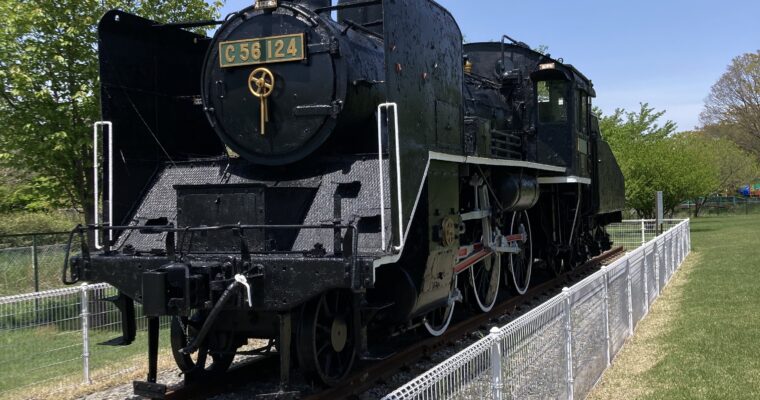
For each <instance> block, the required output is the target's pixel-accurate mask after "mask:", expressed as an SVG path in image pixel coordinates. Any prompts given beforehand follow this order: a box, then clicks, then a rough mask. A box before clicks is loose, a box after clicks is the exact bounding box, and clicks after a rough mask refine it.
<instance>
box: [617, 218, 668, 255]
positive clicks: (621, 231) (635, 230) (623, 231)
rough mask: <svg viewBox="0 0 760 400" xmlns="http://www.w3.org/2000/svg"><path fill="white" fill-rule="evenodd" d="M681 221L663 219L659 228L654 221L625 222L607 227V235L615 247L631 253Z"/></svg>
mask: <svg viewBox="0 0 760 400" xmlns="http://www.w3.org/2000/svg"><path fill="white" fill-rule="evenodd" d="M681 221H683V220H681V219H664V220H662V223H661V225H660V226H658V224H657V221H656V220H654V219H639V220H625V221H623V222H620V223H617V224H612V225H610V226H608V227H607V233H609V235H610V239H612V243H613V245H615V246H623V247H624V248H625V250H626V251H631V250H634V249H637V248H639V247H640V246H643V245H644V244H646V243H647V242H649V241H651V240H652V239H654V238H655V237H656V236H657V235H659V234H660V233H662V232H665V231H667V230H669V229H670V228H673V227H674V226H676V225H678V224H679V223H681Z"/></svg>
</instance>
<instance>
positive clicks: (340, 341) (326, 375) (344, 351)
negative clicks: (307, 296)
mask: <svg viewBox="0 0 760 400" xmlns="http://www.w3.org/2000/svg"><path fill="white" fill-rule="evenodd" d="M297 345H298V361H299V364H300V365H301V368H302V369H303V371H304V372H305V373H306V374H307V375H308V376H310V377H312V378H315V379H318V380H320V381H322V382H324V383H325V384H326V385H329V386H335V385H337V384H339V383H340V382H341V381H342V380H343V379H344V378H345V377H346V376H347V375H348V373H349V372H350V371H351V367H352V365H353V363H354V358H355V356H356V343H355V337H354V321H353V297H352V294H351V293H350V292H346V291H341V290H333V291H331V292H328V293H325V294H323V295H322V296H320V297H318V298H317V299H315V300H312V301H310V302H309V303H307V304H306V305H305V306H304V308H303V311H302V314H301V321H300V327H299V329H298V342H297Z"/></svg>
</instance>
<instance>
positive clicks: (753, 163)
mask: <svg viewBox="0 0 760 400" xmlns="http://www.w3.org/2000/svg"><path fill="white" fill-rule="evenodd" d="M683 135H684V136H685V139H686V140H689V141H691V142H693V143H694V145H695V146H698V147H699V150H700V151H701V152H702V153H703V154H702V157H704V158H706V159H707V160H708V162H709V163H710V165H711V167H710V171H711V173H712V174H713V178H712V180H711V182H713V183H714V186H713V187H710V188H707V189H708V190H707V191H705V192H704V193H702V194H700V197H699V198H696V199H694V205H695V207H694V217H698V216H699V213H700V211H701V210H702V207H703V206H704V205H705V203H706V202H707V199H708V196H709V195H711V194H714V193H717V192H722V193H725V194H728V193H733V192H734V191H735V190H736V188H738V187H739V186H741V185H743V184H747V183H748V182H750V181H752V180H753V179H755V178H756V177H757V176H758V173H759V171H760V168H759V167H758V163H757V159H756V158H755V157H754V156H753V155H751V154H749V153H748V152H746V151H745V150H743V149H742V148H740V147H739V146H738V145H737V144H736V143H734V142H732V141H731V140H728V139H721V138H714V137H711V136H710V135H708V134H705V132H687V133H684V134H683Z"/></svg>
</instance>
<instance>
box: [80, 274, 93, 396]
mask: <svg viewBox="0 0 760 400" xmlns="http://www.w3.org/2000/svg"><path fill="white" fill-rule="evenodd" d="M88 290H89V288H88V287H87V284H86V283H83V284H82V286H81V302H82V314H81V318H82V375H83V378H84V379H83V381H84V383H86V384H90V383H92V380H90V321H89V320H90V305H89V296H88V293H87V291H88Z"/></svg>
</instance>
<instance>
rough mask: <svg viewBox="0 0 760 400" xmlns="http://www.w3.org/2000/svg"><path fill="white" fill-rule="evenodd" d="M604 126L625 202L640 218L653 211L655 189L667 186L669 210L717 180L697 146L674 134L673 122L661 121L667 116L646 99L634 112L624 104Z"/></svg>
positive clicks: (604, 119)
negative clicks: (623, 177)
mask: <svg viewBox="0 0 760 400" xmlns="http://www.w3.org/2000/svg"><path fill="white" fill-rule="evenodd" d="M596 112H597V114H600V129H601V131H602V134H603V135H604V137H605V139H606V140H607V141H608V142H609V143H610V147H611V148H612V151H613V152H614V153H615V157H616V158H617V160H618V163H619V164H620V168H621V170H622V171H623V175H624V176H625V180H626V181H625V186H626V193H625V197H626V204H627V205H628V207H630V208H631V209H633V210H634V211H635V212H636V213H637V214H638V215H639V216H640V217H643V218H651V217H653V216H654V208H655V197H656V192H657V191H659V190H661V191H663V201H664V207H665V209H666V211H668V212H671V213H672V212H673V211H674V210H675V209H676V207H678V205H679V204H681V202H683V201H684V200H686V199H692V198H694V197H696V196H698V195H700V194H702V193H705V190H709V189H708V188H709V187H712V186H714V185H715V182H714V181H713V180H712V175H711V174H710V168H711V164H710V163H709V162H708V160H707V159H706V158H705V157H703V156H702V154H703V152H702V151H701V149H700V148H699V146H698V145H697V144H696V143H695V142H693V141H690V140H686V139H685V138H683V137H681V136H679V135H675V130H676V125H675V123H673V122H672V121H665V122H664V123H662V124H661V123H660V119H661V118H662V116H663V115H664V112H662V111H659V112H658V111H655V110H654V108H652V107H650V106H649V105H648V104H646V103H643V104H641V105H640V109H639V110H638V111H636V112H627V111H625V110H623V109H618V110H615V112H614V113H612V114H610V115H608V116H604V115H601V112H600V111H599V110H598V109H597V110H596Z"/></svg>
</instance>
